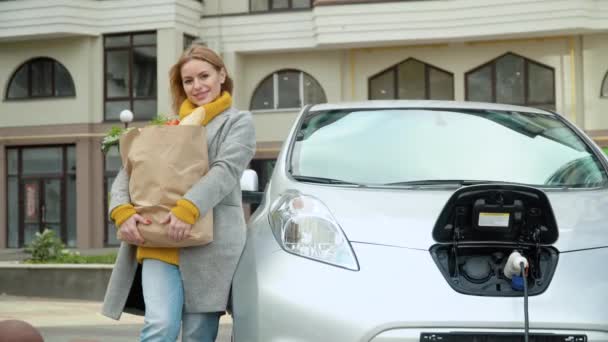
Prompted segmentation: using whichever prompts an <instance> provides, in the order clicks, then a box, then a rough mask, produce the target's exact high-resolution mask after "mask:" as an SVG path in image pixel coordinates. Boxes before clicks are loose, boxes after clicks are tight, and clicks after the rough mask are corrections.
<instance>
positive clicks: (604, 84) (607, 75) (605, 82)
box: [600, 71, 608, 99]
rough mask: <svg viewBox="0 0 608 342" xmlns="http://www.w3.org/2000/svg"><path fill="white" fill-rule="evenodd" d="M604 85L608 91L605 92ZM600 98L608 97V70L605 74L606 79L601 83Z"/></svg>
mask: <svg viewBox="0 0 608 342" xmlns="http://www.w3.org/2000/svg"><path fill="white" fill-rule="evenodd" d="M604 87H605V88H606V93H604ZM600 99H608V71H606V74H604V79H603V80H602V84H601V85H600Z"/></svg>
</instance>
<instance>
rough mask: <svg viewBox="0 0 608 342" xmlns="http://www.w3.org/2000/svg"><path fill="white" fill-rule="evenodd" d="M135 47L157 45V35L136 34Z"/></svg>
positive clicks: (134, 37) (134, 38)
mask: <svg viewBox="0 0 608 342" xmlns="http://www.w3.org/2000/svg"><path fill="white" fill-rule="evenodd" d="M133 45H156V33H142V34H134V35H133Z"/></svg>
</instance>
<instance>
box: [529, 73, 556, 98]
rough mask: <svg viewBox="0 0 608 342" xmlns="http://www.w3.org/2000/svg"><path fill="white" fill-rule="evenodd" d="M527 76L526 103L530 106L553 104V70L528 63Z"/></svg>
mask: <svg viewBox="0 0 608 342" xmlns="http://www.w3.org/2000/svg"><path fill="white" fill-rule="evenodd" d="M528 76H529V77H528V91H529V99H528V102H529V103H531V104H550V103H555V92H554V91H553V70H551V69H549V68H547V67H545V66H542V65H539V64H536V63H528Z"/></svg>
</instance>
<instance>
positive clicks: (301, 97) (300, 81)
mask: <svg viewBox="0 0 608 342" xmlns="http://www.w3.org/2000/svg"><path fill="white" fill-rule="evenodd" d="M290 71H291V72H297V73H299V76H298V96H299V101H300V107H279V106H278V105H279V73H281V72H290ZM305 74H306V75H308V77H310V78H312V79H313V80H315V82H317V84H318V85H319V88H320V89H321V91H322V92H323V97H324V98H325V101H327V94H326V93H325V89H323V86H321V82H319V81H318V80H317V79H316V78H314V77H313V76H312V75H311V74H309V73H307V72H305V71H303V70H299V69H280V70H277V71H274V72H273V73H272V74H270V75H268V76H266V77H264V78H263V79H262V80H261V81H260V82H258V84H257V85H256V87H255V88H254V89H253V93H252V94H251V100H250V101H249V110H250V111H252V112H283V111H298V110H300V109H301V108H302V107H303V106H304V75H305ZM271 77H272V93H273V95H272V96H273V106H272V108H265V109H253V100H254V98H255V94H256V91H257V90H258V88H259V87H260V86H261V85H262V84H263V83H264V82H266V80H268V79H269V78H271ZM321 103H323V102H321Z"/></svg>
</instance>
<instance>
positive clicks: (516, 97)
mask: <svg viewBox="0 0 608 342" xmlns="http://www.w3.org/2000/svg"><path fill="white" fill-rule="evenodd" d="M524 96H525V94H524V59H523V58H520V57H516V56H513V55H506V56H504V57H501V58H499V59H498V60H497V61H496V102H498V103H511V104H524V102H525V101H524Z"/></svg>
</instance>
